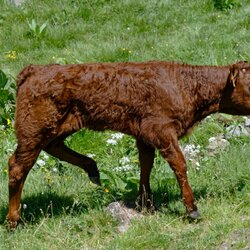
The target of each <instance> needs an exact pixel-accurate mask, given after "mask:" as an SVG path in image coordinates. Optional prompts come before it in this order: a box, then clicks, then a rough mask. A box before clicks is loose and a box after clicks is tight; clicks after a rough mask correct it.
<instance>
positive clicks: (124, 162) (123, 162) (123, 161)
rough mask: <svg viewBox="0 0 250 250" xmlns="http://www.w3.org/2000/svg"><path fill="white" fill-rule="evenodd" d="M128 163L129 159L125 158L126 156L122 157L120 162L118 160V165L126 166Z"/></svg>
mask: <svg viewBox="0 0 250 250" xmlns="http://www.w3.org/2000/svg"><path fill="white" fill-rule="evenodd" d="M129 162H130V160H129V158H128V157H127V156H124V157H122V158H121V159H120V160H119V163H121V164H122V165H125V164H127V163H129Z"/></svg>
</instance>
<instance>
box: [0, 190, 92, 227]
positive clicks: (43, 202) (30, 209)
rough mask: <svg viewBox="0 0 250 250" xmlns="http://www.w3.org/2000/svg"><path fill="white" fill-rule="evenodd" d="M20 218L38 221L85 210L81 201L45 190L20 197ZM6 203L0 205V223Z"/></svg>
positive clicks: (2, 219) (5, 210) (27, 221)
mask: <svg viewBox="0 0 250 250" xmlns="http://www.w3.org/2000/svg"><path fill="white" fill-rule="evenodd" d="M21 204H22V220H23V221H24V222H26V223H36V222H39V221H40V220H41V219H42V218H44V217H57V216H62V215H63V214H66V215H67V214H77V213H80V212H81V213H83V212H86V211H87V206H86V205H85V204H83V203H80V202H79V203H76V202H75V201H74V197H69V196H60V195H57V194H56V193H50V192H46V193H43V194H37V195H33V196H29V197H25V198H23V199H22V203H21ZM7 211H8V208H7V205H6V206H2V207H0V224H4V223H5V221H6V215H7Z"/></svg>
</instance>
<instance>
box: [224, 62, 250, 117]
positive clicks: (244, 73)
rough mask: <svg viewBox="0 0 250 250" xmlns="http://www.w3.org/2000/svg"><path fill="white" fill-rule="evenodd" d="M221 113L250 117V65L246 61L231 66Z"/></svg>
mask: <svg viewBox="0 0 250 250" xmlns="http://www.w3.org/2000/svg"><path fill="white" fill-rule="evenodd" d="M220 111H221V112H224V113H228V114H233V115H250V64H249V63H248V62H246V61H242V62H238V63H236V64H234V65H232V66H231V68H230V73H229V76H228V81H227V86H226V88H225V90H224V93H223V96H222V99H221V103H220Z"/></svg>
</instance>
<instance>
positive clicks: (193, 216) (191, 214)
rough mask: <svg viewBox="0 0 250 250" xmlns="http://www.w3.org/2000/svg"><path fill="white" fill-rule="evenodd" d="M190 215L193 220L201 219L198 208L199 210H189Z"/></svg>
mask: <svg viewBox="0 0 250 250" xmlns="http://www.w3.org/2000/svg"><path fill="white" fill-rule="evenodd" d="M188 216H189V218H190V219H193V220H199V219H201V215H200V213H199V212H198V210H197V211H192V212H189V213H188Z"/></svg>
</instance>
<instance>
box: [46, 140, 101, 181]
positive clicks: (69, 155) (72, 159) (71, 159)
mask: <svg viewBox="0 0 250 250" xmlns="http://www.w3.org/2000/svg"><path fill="white" fill-rule="evenodd" d="M44 150H45V151H46V152H47V153H49V154H50V155H52V156H54V157H56V158H59V159H60V160H62V161H66V162H68V163H71V164H73V165H76V166H78V167H80V168H82V169H83V170H85V171H86V172H87V174H88V176H89V178H90V180H91V181H92V182H93V183H95V184H97V185H100V184H101V182H100V174H99V171H98V168H97V166H96V162H95V161H94V160H93V159H91V158H89V157H87V156H85V155H81V154H79V153H77V152H75V151H73V150H71V149H70V148H68V147H67V146H66V145H65V144H64V142H63V140H62V139H61V140H54V141H52V142H51V143H50V144H49V145H48V146H47V147H46V148H45V149H44Z"/></svg>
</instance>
